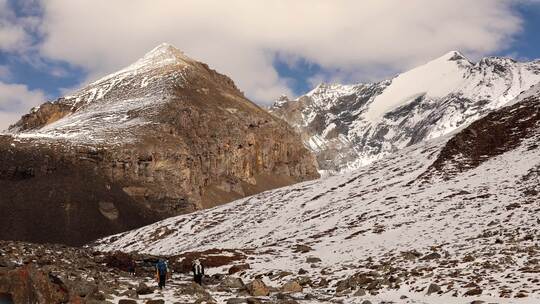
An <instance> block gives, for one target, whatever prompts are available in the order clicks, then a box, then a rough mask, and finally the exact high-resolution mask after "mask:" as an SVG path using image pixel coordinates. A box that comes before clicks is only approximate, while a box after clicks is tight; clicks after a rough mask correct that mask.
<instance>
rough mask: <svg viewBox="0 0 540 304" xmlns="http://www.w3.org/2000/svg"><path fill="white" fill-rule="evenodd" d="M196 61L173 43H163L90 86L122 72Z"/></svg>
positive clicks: (141, 71) (135, 72)
mask: <svg viewBox="0 0 540 304" xmlns="http://www.w3.org/2000/svg"><path fill="white" fill-rule="evenodd" d="M194 62H195V60H193V59H191V58H189V57H187V56H186V55H184V53H183V52H182V51H180V50H179V49H177V48H175V47H174V46H172V45H171V44H168V43H162V44H160V45H158V46H157V47H155V48H154V49H152V50H151V51H150V52H148V53H146V54H145V55H144V56H143V57H142V58H141V59H139V60H137V61H136V62H135V63H133V64H131V65H129V66H128V67H126V68H124V69H122V70H120V71H118V72H115V73H113V74H109V75H106V76H104V77H102V78H101V79H99V80H97V81H95V82H93V83H91V84H90V86H92V85H97V84H99V83H102V82H104V81H108V80H110V79H111V78H114V77H118V76H120V75H122V74H135V75H136V74H139V73H143V72H147V71H149V70H153V69H159V68H163V67H165V66H188V65H192V64H193V63H194Z"/></svg>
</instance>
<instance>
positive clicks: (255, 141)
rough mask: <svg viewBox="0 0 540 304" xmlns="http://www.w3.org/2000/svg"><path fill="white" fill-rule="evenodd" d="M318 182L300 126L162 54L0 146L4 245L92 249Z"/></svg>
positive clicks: (60, 106) (34, 121)
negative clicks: (99, 242) (154, 225)
mask: <svg viewBox="0 0 540 304" xmlns="http://www.w3.org/2000/svg"><path fill="white" fill-rule="evenodd" d="M317 177H318V173H317V167H316V161H315V158H314V156H313V155H312V154H311V152H310V151H309V150H307V149H306V148H305V147H304V146H303V145H302V143H301V141H300V139H299V137H298V136H297V135H296V134H295V133H294V131H293V129H292V128H291V127H289V126H288V125H287V124H286V123H285V122H283V121H282V120H279V119H276V118H275V117H274V116H272V115H270V114H269V113H267V112H266V111H265V110H264V109H261V108H260V107H258V106H257V105H255V104H253V103H252V102H251V101H249V100H248V99H246V98H245V97H244V95H243V93H242V92H241V91H239V90H238V88H237V87H236V86H235V85H234V83H233V81H232V80H231V79H230V78H228V77H227V76H224V75H221V74H219V73H217V72H216V71H214V70H212V69H210V68H209V67H208V66H207V65H206V64H204V63H201V62H197V61H195V60H193V59H191V58H189V57H187V56H186V55H184V54H183V53H182V52H181V51H179V50H178V49H176V48H174V47H173V46H171V45H168V44H162V45H160V46H158V47H156V48H155V49H154V50H152V51H150V52H149V53H148V54H146V55H145V56H144V57H143V58H141V59H140V60H138V61H137V62H135V63H134V64H132V65H130V66H128V67H126V68H125V69H122V70H120V71H118V72H117V73H114V74H111V75H108V76H106V77H104V78H102V79H100V80H98V81H96V82H94V83H91V84H89V85H88V86H86V87H85V88H83V89H81V90H80V91H78V92H77V93H75V94H73V95H71V96H66V97H64V98H60V99H58V100H56V101H54V102H47V103H44V104H43V105H41V106H40V107H38V108H35V109H33V110H32V111H31V112H30V113H29V114H27V115H24V116H23V117H22V118H21V120H20V121H18V122H17V123H16V124H14V125H13V126H12V127H11V128H10V129H9V130H8V132H7V133H6V134H4V135H0V189H1V190H0V194H1V195H0V206H1V207H2V208H3V210H6V216H5V217H4V218H3V220H2V221H1V223H0V239H19V240H27V241H33V242H61V243H68V244H75V245H77V244H83V243H85V242H88V241H90V240H92V239H94V238H97V237H99V236H104V235H108V234H111V233H117V232H120V231H123V230H127V229H133V228H135V227H139V226H141V225H145V224H149V223H151V222H153V221H156V220H158V219H163V218H165V217H168V216H172V215H178V214H183V213H187V212H192V211H194V210H199V209H203V208H208V207H212V206H216V205H219V204H222V203H225V202H228V201H231V200H234V199H238V198H241V197H244V196H247V195H251V194H255V193H257V192H260V191H263V190H268V189H272V188H275V187H280V186H285V185H289V184H292V183H295V182H299V181H305V180H309V179H313V178H317Z"/></svg>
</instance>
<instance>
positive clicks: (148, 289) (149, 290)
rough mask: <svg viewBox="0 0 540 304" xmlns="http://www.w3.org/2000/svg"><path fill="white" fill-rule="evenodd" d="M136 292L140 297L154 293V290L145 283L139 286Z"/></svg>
mask: <svg viewBox="0 0 540 304" xmlns="http://www.w3.org/2000/svg"><path fill="white" fill-rule="evenodd" d="M136 291H137V294H139V295H147V294H151V293H154V289H153V288H152V287H149V286H148V285H146V284H144V283H143V282H141V283H139V286H137V290H136Z"/></svg>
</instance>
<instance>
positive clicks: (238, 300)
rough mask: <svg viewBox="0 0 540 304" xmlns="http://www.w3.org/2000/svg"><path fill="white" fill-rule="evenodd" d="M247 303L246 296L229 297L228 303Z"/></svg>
mask: <svg viewBox="0 0 540 304" xmlns="http://www.w3.org/2000/svg"><path fill="white" fill-rule="evenodd" d="M243 303H247V300H246V299H244V298H230V299H227V304H243Z"/></svg>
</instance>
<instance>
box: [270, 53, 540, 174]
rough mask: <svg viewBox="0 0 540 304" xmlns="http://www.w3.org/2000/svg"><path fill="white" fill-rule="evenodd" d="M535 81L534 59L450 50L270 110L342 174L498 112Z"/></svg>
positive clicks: (539, 66) (539, 67)
mask: <svg viewBox="0 0 540 304" xmlns="http://www.w3.org/2000/svg"><path fill="white" fill-rule="evenodd" d="M539 81H540V61H533V62H516V61H514V60H512V59H509V58H498V57H489V58H484V59H482V60H480V61H479V62H477V63H472V62H470V61H469V60H467V59H466V58H465V57H464V56H463V55H461V54H460V53H458V52H450V53H448V54H446V55H444V56H442V57H440V58H437V59H435V60H433V61H430V62H428V63H427V64H425V65H423V66H419V67H417V68H415V69H412V70H410V71H407V72H405V73H402V74H400V75H397V76H396V77H394V78H392V79H391V80H385V81H381V82H377V83H360V84H355V85H339V84H333V85H330V84H321V85H319V86H318V87H317V88H315V89H314V90H312V91H311V92H309V93H307V94H306V95H303V96H301V97H299V98H297V99H295V100H289V99H288V98H287V97H285V96H284V97H281V98H280V99H279V100H277V101H276V102H275V103H274V105H273V106H272V107H271V108H270V111H271V112H272V113H273V114H274V115H276V116H278V117H280V118H282V119H284V120H285V121H287V122H288V123H289V124H290V125H292V126H293V127H295V128H296V129H297V131H298V132H299V133H300V134H301V136H302V139H303V141H304V142H305V144H306V146H308V147H310V149H311V150H312V151H314V152H315V153H316V154H317V160H318V162H319V166H320V169H322V170H326V171H330V172H337V171H344V170H345V171H348V170H352V169H355V168H358V167H359V166H363V165H366V164H369V163H371V162H373V161H375V160H378V159H380V158H381V157H384V156H385V155H388V154H390V153H394V152H396V151H397V150H399V149H402V148H404V147H408V146H411V145H413V144H416V143H418V142H421V141H425V140H429V139H433V138H437V137H440V136H442V135H444V134H448V133H450V132H452V131H454V130H456V129H458V128H460V127H462V126H466V125H468V124H470V123H471V122H473V121H475V120H477V119H479V118H481V117H482V116H484V115H486V114H487V113H489V112H490V111H492V110H495V109H498V108H500V107H501V106H503V105H505V104H506V103H507V102H509V101H510V100H512V99H513V98H515V97H516V96H518V95H519V94H520V93H521V92H522V91H525V90H528V89H529V88H530V87H531V86H532V85H535V84H537V83H538V82H539Z"/></svg>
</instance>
